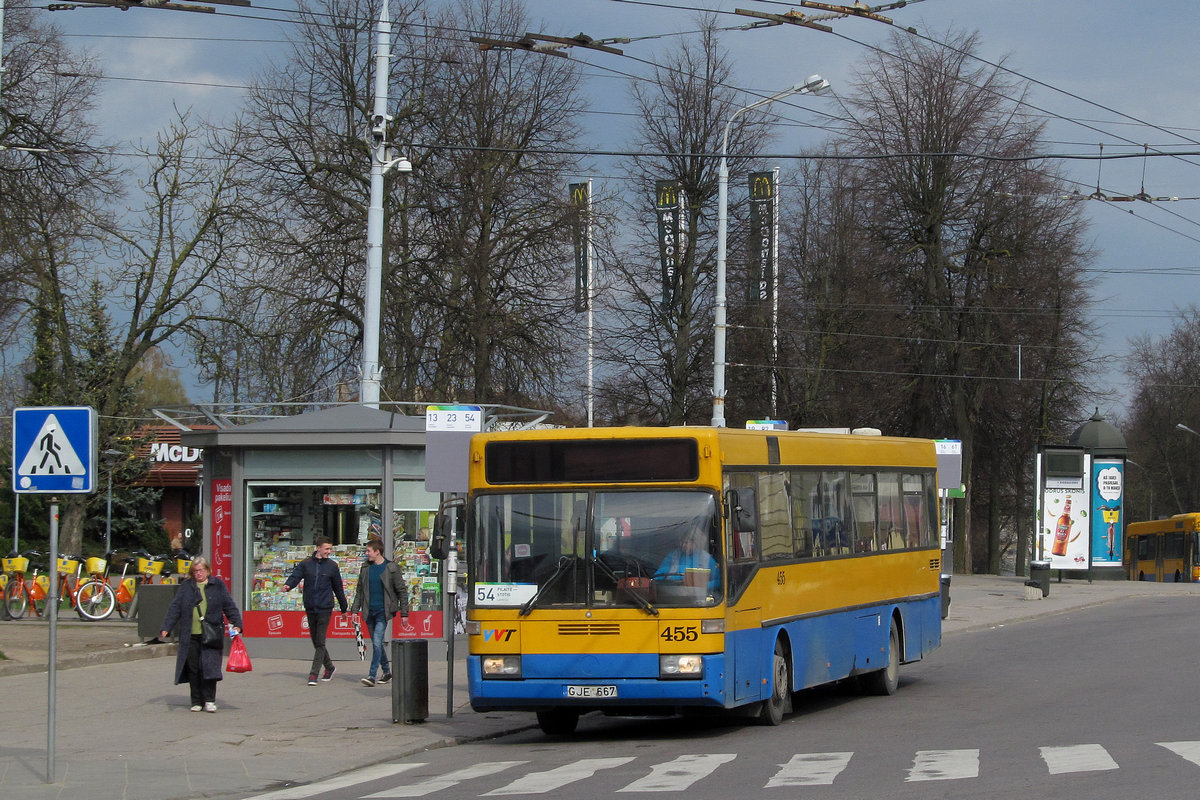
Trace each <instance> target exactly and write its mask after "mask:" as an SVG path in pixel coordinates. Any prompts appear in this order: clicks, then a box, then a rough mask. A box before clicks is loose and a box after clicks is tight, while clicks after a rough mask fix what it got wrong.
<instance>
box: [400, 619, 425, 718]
mask: <svg viewBox="0 0 1200 800" xmlns="http://www.w3.org/2000/svg"><path fill="white" fill-rule="evenodd" d="M428 717H429V642H427V641H425V640H424V639H404V640H397V639H393V640H392V722H404V723H410V722H424V721H425V720H426V719H427V718H428Z"/></svg>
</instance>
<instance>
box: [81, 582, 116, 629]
mask: <svg viewBox="0 0 1200 800" xmlns="http://www.w3.org/2000/svg"><path fill="white" fill-rule="evenodd" d="M75 603H76V607H75V610H76V611H77V612H78V613H79V616H80V617H82V618H83V619H87V620H93V621H95V620H101V619H108V617H109V616H110V615H111V614H112V612H113V609H115V608H116V607H117V595H116V593H114V592H113V590H112V587H111V586H109V585H108V584H107V583H105V582H104V581H101V580H96V579H92V580H90V581H88V582H87V583H85V584H83V586H80V587H79V592H78V593H76V595H75Z"/></svg>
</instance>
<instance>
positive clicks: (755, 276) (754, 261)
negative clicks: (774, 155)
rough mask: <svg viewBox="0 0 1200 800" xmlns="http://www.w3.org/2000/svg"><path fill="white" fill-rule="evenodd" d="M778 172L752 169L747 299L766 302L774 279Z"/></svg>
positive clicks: (752, 301) (753, 301)
mask: <svg viewBox="0 0 1200 800" xmlns="http://www.w3.org/2000/svg"><path fill="white" fill-rule="evenodd" d="M775 194H776V192H775V175H774V173H771V172H752V173H750V247H749V248H748V249H749V252H750V259H749V261H750V278H749V280H748V281H747V284H746V286H747V298H746V299H747V300H749V301H750V302H751V303H766V302H769V301H770V299H771V294H772V292H773V291H774V286H775V281H774V276H775Z"/></svg>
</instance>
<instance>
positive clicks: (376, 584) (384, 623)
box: [350, 539, 408, 686]
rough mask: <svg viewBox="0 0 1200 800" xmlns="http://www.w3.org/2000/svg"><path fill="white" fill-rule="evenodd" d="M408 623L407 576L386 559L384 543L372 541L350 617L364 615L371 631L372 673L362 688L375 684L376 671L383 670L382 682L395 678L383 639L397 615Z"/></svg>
mask: <svg viewBox="0 0 1200 800" xmlns="http://www.w3.org/2000/svg"><path fill="white" fill-rule="evenodd" d="M397 611H399V612H400V618H401V620H402V621H403V622H404V623H405V624H407V623H408V588H407V587H406V586H405V584H404V576H403V575H402V574H401V573H400V568H399V567H397V566H396V565H395V563H393V562H391V561H388V560H387V559H386V558H384V557H383V542H381V541H379V540H378V539H372V540H371V541H369V542H367V560H366V562H365V563H364V564H363V567H362V571H361V572H360V573H359V574H358V591H357V592H355V593H354V603H353V604H352V605H351V606H350V613H351V614H355V613H357V614H361V615H362V618H363V624H364V625H365V626H366V628H367V630H368V631H370V632H371V670H370V672H368V673H367V677H365V678H363V679H362V683H363V686H374V685H375V672H376V671H377V670H378V669H379V668H380V667H382V668H383V675H381V676H380V678H379V682H380V683H387V682H388V681H390V680H391V679H392V668H391V665H390V664H389V663H388V655H387V648H386V647H385V646H384V643H383V638H384V634H385V633H386V632H387V627H388V625H389V624H391V621H392V618H393V617H395V616H396V612H397Z"/></svg>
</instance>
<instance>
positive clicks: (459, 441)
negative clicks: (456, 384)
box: [425, 406, 483, 717]
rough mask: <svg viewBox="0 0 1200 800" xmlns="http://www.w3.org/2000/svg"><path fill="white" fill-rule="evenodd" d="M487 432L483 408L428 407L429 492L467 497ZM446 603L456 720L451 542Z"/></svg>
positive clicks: (454, 555)
mask: <svg viewBox="0 0 1200 800" xmlns="http://www.w3.org/2000/svg"><path fill="white" fill-rule="evenodd" d="M481 430H483V409H482V408H480V407H479V406H426V408H425V491H427V492H439V493H440V492H447V493H453V494H465V493H466V491H467V468H468V465H469V463H470V455H471V437H472V436H474V435H475V434H477V433H479V432H480V431H481ZM440 569H441V573H442V574H441V577H442V586H443V588H444V590H445V599H444V601H443V605H442V608H443V609H444V613H443V614H442V616H443V618H444V620H445V635H446V716H447V717H453V716H454V618H455V616H456V612H457V608H458V606H457V603H458V598H457V597H456V595H457V593H458V586H457V585H456V584H457V582H458V550H457V549H456V547H455V544H454V540H453V538H451V540H450V552H449V553H447V557H446V558H443V559H441V564H440Z"/></svg>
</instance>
